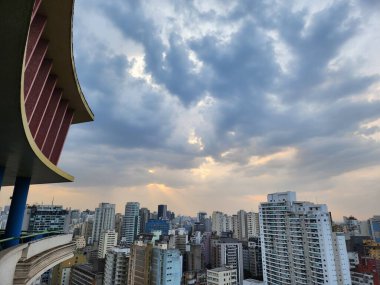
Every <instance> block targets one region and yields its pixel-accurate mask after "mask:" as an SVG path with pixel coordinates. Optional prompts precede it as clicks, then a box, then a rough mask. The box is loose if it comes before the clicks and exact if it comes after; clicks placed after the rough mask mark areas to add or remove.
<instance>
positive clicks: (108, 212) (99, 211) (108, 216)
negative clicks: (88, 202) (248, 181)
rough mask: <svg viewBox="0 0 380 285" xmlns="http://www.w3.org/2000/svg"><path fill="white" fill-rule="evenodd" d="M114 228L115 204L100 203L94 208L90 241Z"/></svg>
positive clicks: (97, 239) (95, 240) (96, 239)
mask: <svg viewBox="0 0 380 285" xmlns="http://www.w3.org/2000/svg"><path fill="white" fill-rule="evenodd" d="M113 229H115V204H109V203H100V204H99V207H98V208H96V209H95V217H94V225H93V228H92V242H98V241H99V238H100V234H101V233H102V232H104V231H106V230H113Z"/></svg>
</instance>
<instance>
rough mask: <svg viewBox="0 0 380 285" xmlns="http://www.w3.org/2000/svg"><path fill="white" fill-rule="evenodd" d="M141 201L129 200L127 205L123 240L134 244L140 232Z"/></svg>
mask: <svg viewBox="0 0 380 285" xmlns="http://www.w3.org/2000/svg"><path fill="white" fill-rule="evenodd" d="M139 210H140V203H138V202H128V203H127V204H126V205H125V214H124V221H123V231H122V241H124V242H126V243H127V244H132V243H133V241H134V240H135V238H136V236H137V235H138V234H139V233H140V216H139Z"/></svg>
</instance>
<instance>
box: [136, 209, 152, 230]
mask: <svg viewBox="0 0 380 285" xmlns="http://www.w3.org/2000/svg"><path fill="white" fill-rule="evenodd" d="M139 215H140V229H139V232H140V233H143V232H145V225H146V223H147V222H148V220H149V217H150V211H149V209H147V208H141V209H140V210H139Z"/></svg>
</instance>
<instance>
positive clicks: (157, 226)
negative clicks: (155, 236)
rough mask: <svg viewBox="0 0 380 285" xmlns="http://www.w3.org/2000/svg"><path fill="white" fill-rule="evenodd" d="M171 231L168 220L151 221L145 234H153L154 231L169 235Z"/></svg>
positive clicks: (146, 226)
mask: <svg viewBox="0 0 380 285" xmlns="http://www.w3.org/2000/svg"><path fill="white" fill-rule="evenodd" d="M169 230H170V225H169V222H168V221H167V220H154V219H149V220H148V222H147V223H146V225H145V232H146V233H152V232H153V231H161V233H162V234H163V235H167V234H168V233H169Z"/></svg>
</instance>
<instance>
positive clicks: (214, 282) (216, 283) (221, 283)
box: [207, 267, 238, 285]
mask: <svg viewBox="0 0 380 285" xmlns="http://www.w3.org/2000/svg"><path fill="white" fill-rule="evenodd" d="M237 284H238V281H237V271H236V269H233V268H231V267H218V268H214V269H209V270H207V285H237Z"/></svg>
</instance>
